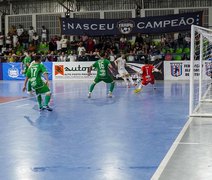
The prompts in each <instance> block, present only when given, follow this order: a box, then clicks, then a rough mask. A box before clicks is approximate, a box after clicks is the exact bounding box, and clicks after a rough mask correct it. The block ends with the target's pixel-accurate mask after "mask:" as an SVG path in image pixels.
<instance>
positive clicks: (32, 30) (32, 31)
mask: <svg viewBox="0 0 212 180" xmlns="http://www.w3.org/2000/svg"><path fill="white" fill-rule="evenodd" d="M34 33H35V30H34V28H33V26H30V27H29V30H28V35H29V43H31V42H32V41H33V35H34Z"/></svg>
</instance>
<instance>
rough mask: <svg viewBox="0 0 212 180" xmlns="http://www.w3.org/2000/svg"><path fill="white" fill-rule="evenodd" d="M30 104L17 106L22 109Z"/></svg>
mask: <svg viewBox="0 0 212 180" xmlns="http://www.w3.org/2000/svg"><path fill="white" fill-rule="evenodd" d="M28 105H29V104H22V105H18V106H16V107H17V108H21V107H24V106H28Z"/></svg>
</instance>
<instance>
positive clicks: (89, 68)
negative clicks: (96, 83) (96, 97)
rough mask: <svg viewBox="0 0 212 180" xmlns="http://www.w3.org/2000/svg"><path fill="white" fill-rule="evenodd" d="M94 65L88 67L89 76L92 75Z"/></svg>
mask: <svg viewBox="0 0 212 180" xmlns="http://www.w3.org/2000/svg"><path fill="white" fill-rule="evenodd" d="M92 67H93V66H90V67H88V70H87V73H88V76H90V75H91V71H92Z"/></svg>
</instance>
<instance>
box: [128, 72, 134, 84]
mask: <svg viewBox="0 0 212 180" xmlns="http://www.w3.org/2000/svg"><path fill="white" fill-rule="evenodd" d="M127 78H128V79H129V81H130V83H131V85H132V86H136V83H135V82H134V81H133V79H132V77H131V76H130V74H127Z"/></svg>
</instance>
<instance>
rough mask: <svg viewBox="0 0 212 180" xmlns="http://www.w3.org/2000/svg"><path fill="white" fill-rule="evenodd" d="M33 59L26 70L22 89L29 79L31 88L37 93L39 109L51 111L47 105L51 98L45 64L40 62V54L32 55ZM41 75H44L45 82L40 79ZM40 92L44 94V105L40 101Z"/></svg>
mask: <svg viewBox="0 0 212 180" xmlns="http://www.w3.org/2000/svg"><path fill="white" fill-rule="evenodd" d="M34 61H35V62H34V63H33V64H32V65H31V66H30V67H29V69H28V70H27V73H26V79H25V81H24V87H23V91H25V90H26V85H27V82H28V80H29V81H30V83H31V86H32V88H33V89H34V90H35V93H36V95H37V101H38V105H39V109H40V110H44V109H47V110H48V111H52V108H50V107H49V101H50V99H51V91H50V89H49V79H48V72H47V70H46V68H45V66H44V65H43V64H41V56H39V55H36V56H35V57H34ZM42 75H43V76H44V78H45V80H46V82H44V81H43V80H42ZM42 94H45V102H44V105H43V103H42Z"/></svg>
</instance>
